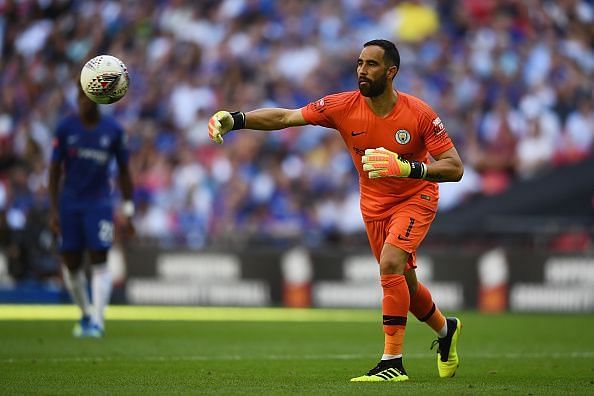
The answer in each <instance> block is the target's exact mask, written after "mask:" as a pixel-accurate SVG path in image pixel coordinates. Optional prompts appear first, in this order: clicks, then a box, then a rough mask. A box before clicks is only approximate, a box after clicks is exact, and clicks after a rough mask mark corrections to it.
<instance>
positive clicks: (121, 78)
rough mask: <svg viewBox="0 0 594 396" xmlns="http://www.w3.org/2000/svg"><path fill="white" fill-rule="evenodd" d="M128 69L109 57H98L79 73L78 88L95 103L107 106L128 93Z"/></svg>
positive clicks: (113, 57)
mask: <svg viewBox="0 0 594 396" xmlns="http://www.w3.org/2000/svg"><path fill="white" fill-rule="evenodd" d="M129 83H130V77H129V76H128V68H126V65H125V64H124V62H122V61H121V60H119V59H118V58H116V57H115V56H111V55H99V56H96V57H94V58H93V59H91V60H89V61H88V62H87V63H85V65H84V66H83V68H82V71H81V72H80V86H81V87H82V89H83V91H84V93H85V95H87V97H88V98H89V99H91V100H92V101H93V102H95V103H99V104H109V103H115V102H117V101H118V100H120V99H122V98H123V97H124V95H126V92H128V84H129Z"/></svg>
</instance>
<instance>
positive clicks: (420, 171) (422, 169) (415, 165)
mask: <svg viewBox="0 0 594 396" xmlns="http://www.w3.org/2000/svg"><path fill="white" fill-rule="evenodd" d="M426 176H427V165H425V163H423V162H419V161H410V175H408V177H410V178H411V179H424V178H425V177H426Z"/></svg>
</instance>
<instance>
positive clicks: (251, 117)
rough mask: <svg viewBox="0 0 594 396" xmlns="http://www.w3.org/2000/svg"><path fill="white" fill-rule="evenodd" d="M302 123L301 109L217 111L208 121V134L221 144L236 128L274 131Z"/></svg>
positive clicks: (305, 123) (301, 124) (303, 121)
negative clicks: (245, 111)
mask: <svg viewBox="0 0 594 396" xmlns="http://www.w3.org/2000/svg"><path fill="white" fill-rule="evenodd" d="M303 125H307V121H305V118H303V115H302V114H301V109H293V110H290V109H281V108H265V109H258V110H253V111H249V112H247V113H243V112H240V111H236V112H233V113H230V112H228V111H218V112H217V113H215V114H214V115H213V116H212V117H211V119H210V121H209V122H208V134H209V136H210V138H211V139H212V140H213V141H214V142H217V143H219V144H221V143H223V136H224V135H225V134H227V133H229V132H230V131H233V130H236V129H244V128H246V129H255V130H259V131H275V130H278V129H284V128H289V127H293V126H303Z"/></svg>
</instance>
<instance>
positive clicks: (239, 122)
mask: <svg viewBox="0 0 594 396" xmlns="http://www.w3.org/2000/svg"><path fill="white" fill-rule="evenodd" d="M231 117H233V128H231V130H232V131H234V130H236V129H243V128H245V113H244V112H243V111H234V112H233V113H231Z"/></svg>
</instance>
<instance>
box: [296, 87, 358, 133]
mask: <svg viewBox="0 0 594 396" xmlns="http://www.w3.org/2000/svg"><path fill="white" fill-rule="evenodd" d="M346 103H347V101H346V100H345V94H344V93H339V94H332V95H326V96H324V97H323V98H321V99H318V100H316V101H315V102H311V103H309V104H308V105H307V106H305V107H302V108H301V115H302V116H303V118H304V119H305V121H307V123H308V124H311V125H320V126H323V127H326V128H334V129H337V128H338V124H339V123H340V119H341V118H342V117H343V116H344V115H343V114H344V109H345V106H346Z"/></svg>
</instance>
